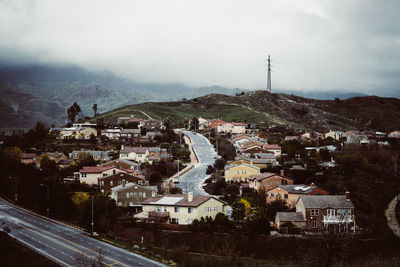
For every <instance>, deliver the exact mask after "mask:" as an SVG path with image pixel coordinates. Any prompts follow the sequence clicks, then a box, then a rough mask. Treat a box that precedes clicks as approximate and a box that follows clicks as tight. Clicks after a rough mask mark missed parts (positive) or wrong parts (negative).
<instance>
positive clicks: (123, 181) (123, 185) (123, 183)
mask: <svg viewBox="0 0 400 267" xmlns="http://www.w3.org/2000/svg"><path fill="white" fill-rule="evenodd" d="M125 183H126V181H125V179H123V180H122V187H125Z"/></svg>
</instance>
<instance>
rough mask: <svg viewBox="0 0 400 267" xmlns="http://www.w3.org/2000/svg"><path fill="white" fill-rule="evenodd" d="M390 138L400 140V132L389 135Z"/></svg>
mask: <svg viewBox="0 0 400 267" xmlns="http://www.w3.org/2000/svg"><path fill="white" fill-rule="evenodd" d="M388 137H389V138H400V130H397V131H393V132H391V133H389V135H388Z"/></svg>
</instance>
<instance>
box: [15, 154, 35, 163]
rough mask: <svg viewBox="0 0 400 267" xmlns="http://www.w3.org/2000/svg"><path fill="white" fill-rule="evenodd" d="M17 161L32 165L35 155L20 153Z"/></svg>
mask: <svg viewBox="0 0 400 267" xmlns="http://www.w3.org/2000/svg"><path fill="white" fill-rule="evenodd" d="M19 160H20V162H21V163H22V164H34V163H35V162H36V153H21V154H20V155H19Z"/></svg>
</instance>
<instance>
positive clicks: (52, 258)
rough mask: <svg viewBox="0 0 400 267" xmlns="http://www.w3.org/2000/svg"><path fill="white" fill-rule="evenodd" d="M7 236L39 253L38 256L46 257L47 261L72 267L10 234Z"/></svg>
mask: <svg viewBox="0 0 400 267" xmlns="http://www.w3.org/2000/svg"><path fill="white" fill-rule="evenodd" d="M9 235H10V236H12V237H14V238H15V239H17V240H18V241H19V242H21V243H23V244H25V245H26V246H28V247H30V248H31V249H33V250H35V251H37V252H39V253H40V254H42V255H44V256H45V257H48V258H49V259H51V260H53V261H55V262H58V263H59V264H61V265H64V266H67V267H72V266H71V265H69V264H68V263H66V262H63V261H62V260H59V259H57V258H56V257H54V256H52V255H50V254H48V253H47V252H45V251H43V250H41V249H39V248H37V247H35V246H33V245H31V244H29V243H27V242H25V241H24V240H22V239H19V238H18V237H16V236H14V235H12V234H9Z"/></svg>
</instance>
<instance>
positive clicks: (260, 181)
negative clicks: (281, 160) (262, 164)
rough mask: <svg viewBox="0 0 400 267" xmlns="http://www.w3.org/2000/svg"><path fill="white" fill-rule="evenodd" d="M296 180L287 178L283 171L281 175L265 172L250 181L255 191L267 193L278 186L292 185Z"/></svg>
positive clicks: (250, 185)
mask: <svg viewBox="0 0 400 267" xmlns="http://www.w3.org/2000/svg"><path fill="white" fill-rule="evenodd" d="M293 182H294V180H293V179H292V178H289V177H286V176H285V172H284V171H283V170H282V171H281V173H280V174H277V173H271V172H264V173H260V174H259V175H256V176H254V177H251V178H250V179H249V187H250V188H253V189H254V190H257V191H258V190H260V189H263V190H265V191H266V192H267V191H268V190H270V189H272V188H274V187H276V186H278V185H292V184H293Z"/></svg>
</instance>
